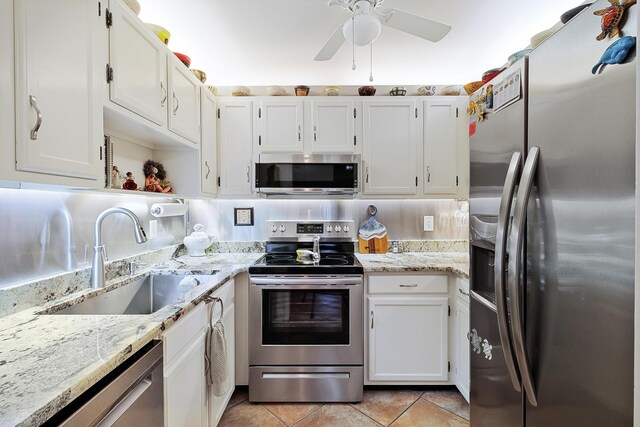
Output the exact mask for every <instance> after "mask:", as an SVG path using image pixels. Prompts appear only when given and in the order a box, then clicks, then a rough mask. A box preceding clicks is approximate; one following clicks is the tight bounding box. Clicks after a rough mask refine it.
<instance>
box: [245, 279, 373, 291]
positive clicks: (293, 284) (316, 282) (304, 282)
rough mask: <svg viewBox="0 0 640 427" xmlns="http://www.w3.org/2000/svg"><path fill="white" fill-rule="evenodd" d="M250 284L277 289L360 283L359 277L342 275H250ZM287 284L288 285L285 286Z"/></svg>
mask: <svg viewBox="0 0 640 427" xmlns="http://www.w3.org/2000/svg"><path fill="white" fill-rule="evenodd" d="M250 282H251V284H252V285H259V286H274V287H277V288H279V289H284V288H285V287H286V288H291V289H301V288H303V287H305V286H310V285H313V286H323V287H333V286H336V285H345V286H357V285H362V278H361V277H343V278H336V277H332V278H327V279H324V278H320V277H313V278H311V277H300V278H290V277H288V278H275V277H273V278H272V277H251V279H250ZM287 285H288V286H287Z"/></svg>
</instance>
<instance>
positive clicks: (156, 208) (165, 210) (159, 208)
mask: <svg viewBox="0 0 640 427" xmlns="http://www.w3.org/2000/svg"><path fill="white" fill-rule="evenodd" d="M173 200H175V201H177V202H178V203H154V204H153V205H151V208H150V210H149V212H150V213H151V215H153V216H154V217H156V218H164V217H168V216H182V215H186V214H187V204H186V203H185V202H184V199H173Z"/></svg>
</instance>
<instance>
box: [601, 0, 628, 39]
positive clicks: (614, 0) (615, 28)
mask: <svg viewBox="0 0 640 427" xmlns="http://www.w3.org/2000/svg"><path fill="white" fill-rule="evenodd" d="M609 3H611V6H609V7H607V8H604V9H600V10H596V11H595V12H593V14H594V15H598V16H602V24H601V26H602V33H600V35H599V36H598V37H596V40H604V39H605V37H607V36H609V38H612V37H614V36H615V35H617V34H618V33H620V28H619V25H620V21H622V19H623V17H624V14H625V12H626V11H627V9H628V8H629V7H630V6H632V5H634V4H636V0H624V1H623V2H622V3H620V0H609Z"/></svg>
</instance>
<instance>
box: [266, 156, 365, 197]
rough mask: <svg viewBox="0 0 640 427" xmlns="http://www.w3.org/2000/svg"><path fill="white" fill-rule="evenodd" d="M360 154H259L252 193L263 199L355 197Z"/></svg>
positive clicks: (357, 190)
mask: <svg viewBox="0 0 640 427" xmlns="http://www.w3.org/2000/svg"><path fill="white" fill-rule="evenodd" d="M359 166H360V155H359V154H348V155H322V154H320V155H316V154H313V155H306V154H286V155H283V154H261V155H260V156H259V160H258V162H257V163H256V168H255V173H256V180H255V187H256V191H257V192H258V193H259V194H261V195H263V196H265V197H270V196H271V197H273V196H296V197H314V196H351V197H353V196H355V195H356V194H357V193H358V192H359V191H360V187H359V180H358V173H359Z"/></svg>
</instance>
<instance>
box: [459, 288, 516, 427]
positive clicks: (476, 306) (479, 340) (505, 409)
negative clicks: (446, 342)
mask: <svg viewBox="0 0 640 427" xmlns="http://www.w3.org/2000/svg"><path fill="white" fill-rule="evenodd" d="M470 311H471V313H470V315H471V320H470V328H469V330H470V331H471V332H470V334H469V339H470V341H471V357H470V361H471V392H470V396H469V400H470V401H471V413H470V415H471V417H470V418H471V426H472V427H512V426H519V425H522V393H519V392H517V391H515V389H514V388H513V385H512V382H511V378H510V376H509V371H508V370H507V365H506V363H505V359H504V353H503V350H502V346H501V344H500V335H499V333H498V321H497V316H496V312H495V310H494V308H493V307H490V304H487V301H486V300H485V299H483V298H482V297H478V295H477V294H475V293H474V292H472V293H471V306H470Z"/></svg>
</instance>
